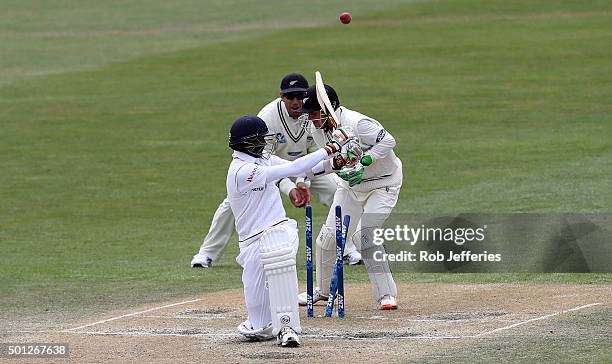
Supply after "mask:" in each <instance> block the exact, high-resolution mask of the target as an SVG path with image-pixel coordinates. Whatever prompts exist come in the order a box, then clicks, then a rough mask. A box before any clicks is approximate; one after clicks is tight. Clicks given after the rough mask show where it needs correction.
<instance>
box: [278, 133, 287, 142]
mask: <svg viewBox="0 0 612 364" xmlns="http://www.w3.org/2000/svg"><path fill="white" fill-rule="evenodd" d="M276 142H277V143H278V144H285V143H287V141H286V140H285V134H283V133H276Z"/></svg>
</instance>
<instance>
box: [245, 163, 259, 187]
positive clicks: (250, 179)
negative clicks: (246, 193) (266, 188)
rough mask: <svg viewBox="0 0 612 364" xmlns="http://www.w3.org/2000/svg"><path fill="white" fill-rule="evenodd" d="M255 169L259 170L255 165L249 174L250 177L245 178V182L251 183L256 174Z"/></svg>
mask: <svg viewBox="0 0 612 364" xmlns="http://www.w3.org/2000/svg"><path fill="white" fill-rule="evenodd" d="M257 168H259V165H257V164H256V165H255V168H253V171H252V172H251V175H250V176H248V177H247V179H246V180H247V182H249V183H250V182H253V178H255V172H257Z"/></svg>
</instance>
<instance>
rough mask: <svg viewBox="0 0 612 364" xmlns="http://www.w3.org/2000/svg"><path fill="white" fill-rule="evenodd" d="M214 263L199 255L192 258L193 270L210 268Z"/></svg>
mask: <svg viewBox="0 0 612 364" xmlns="http://www.w3.org/2000/svg"><path fill="white" fill-rule="evenodd" d="M212 262H213V260H212V258H210V257H208V256H206V255H203V254H200V253H198V254H196V255H194V256H193V258H191V268H210V267H212Z"/></svg>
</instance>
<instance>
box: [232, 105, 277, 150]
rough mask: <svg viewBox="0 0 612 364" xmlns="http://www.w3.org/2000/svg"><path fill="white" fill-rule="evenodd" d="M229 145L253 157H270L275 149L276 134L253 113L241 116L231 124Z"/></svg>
mask: <svg viewBox="0 0 612 364" xmlns="http://www.w3.org/2000/svg"><path fill="white" fill-rule="evenodd" d="M229 147H230V148H232V149H233V150H236V151H239V152H243V153H246V154H248V155H250V156H252V157H255V158H266V159H268V158H270V156H271V155H272V153H274V150H275V149H276V135H275V134H274V133H270V132H269V130H268V126H267V125H266V123H265V122H264V121H263V120H262V119H261V118H259V117H257V116H254V115H245V116H241V117H239V118H238V119H236V121H234V123H233V124H232V128H231V129H230V133H229Z"/></svg>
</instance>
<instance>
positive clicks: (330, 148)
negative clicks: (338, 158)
mask: <svg viewBox="0 0 612 364" xmlns="http://www.w3.org/2000/svg"><path fill="white" fill-rule="evenodd" d="M323 149H325V151H326V152H327V155H333V154H336V153H339V152H340V150H342V145H341V144H340V143H338V142H337V141H333V142H329V143H327V145H326V146H324V147H323Z"/></svg>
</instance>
